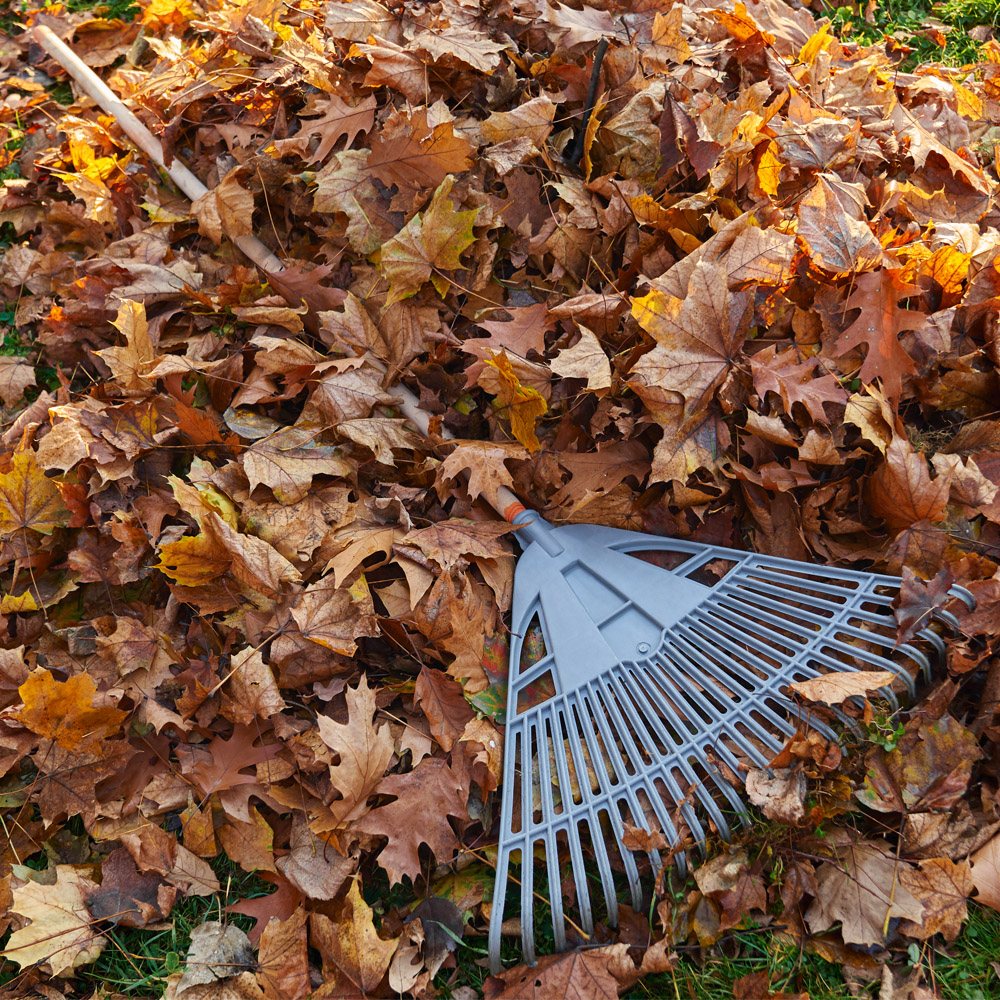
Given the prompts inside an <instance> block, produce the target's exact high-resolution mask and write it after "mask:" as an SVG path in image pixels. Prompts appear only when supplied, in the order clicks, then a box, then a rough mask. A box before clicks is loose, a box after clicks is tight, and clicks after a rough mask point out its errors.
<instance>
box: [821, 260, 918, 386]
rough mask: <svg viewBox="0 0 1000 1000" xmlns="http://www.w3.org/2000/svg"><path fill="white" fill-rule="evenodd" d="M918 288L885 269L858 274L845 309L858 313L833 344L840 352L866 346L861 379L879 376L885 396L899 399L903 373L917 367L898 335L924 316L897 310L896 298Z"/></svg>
mask: <svg viewBox="0 0 1000 1000" xmlns="http://www.w3.org/2000/svg"><path fill="white" fill-rule="evenodd" d="M918 291H919V289H918V288H917V287H916V286H914V285H906V284H904V283H903V282H902V281H901V280H900V277H899V274H898V272H897V271H891V270H889V269H887V268H883V269H882V270H880V271H873V272H871V273H869V274H862V275H860V276H859V277H858V279H857V283H856V287H855V290H854V293H853V294H852V295H851V297H850V298H849V299H848V300H847V304H846V309H860V310H861V314H860V315H859V316H858V318H857V319H856V320H855V321H854V322H853V323H852V324H851V325H850V326H849V327H848V328H847V329H846V330H845V331H844V332H843V333H842V334H841V335H840V336H839V337H838V338H837V342H836V344H834V350H835V351H836V352H837V353H838V354H841V355H843V354H846V353H847V352H848V351H849V350H851V348H853V347H859V346H866V347H867V348H868V351H867V353H866V354H865V359H864V362H863V363H862V365H861V370H860V372H859V375H860V377H861V380H862V381H863V382H866V383H867V382H872V381H873V380H874V379H876V378H878V379H881V382H882V389H883V391H884V392H885V394H886V396H887V398H889V399H898V398H899V395H900V393H901V392H902V391H903V376H904V375H912V374H914V372H916V370H917V369H916V365H915V364H914V362H913V359H912V358H911V357H910V356H909V354H907V353H906V350H905V348H904V347H903V345H902V344H901V343H900V342H899V335H900V334H901V333H903V332H904V331H905V330H919V329H920V328H921V327H923V326H924V325H925V323H926V322H927V317H926V316H925V315H924V314H923V313H920V312H917V311H916V310H914V309H901V308H900V307H899V300H900V299H901V298H905V297H906V296H908V295H915V294H917V292H918Z"/></svg>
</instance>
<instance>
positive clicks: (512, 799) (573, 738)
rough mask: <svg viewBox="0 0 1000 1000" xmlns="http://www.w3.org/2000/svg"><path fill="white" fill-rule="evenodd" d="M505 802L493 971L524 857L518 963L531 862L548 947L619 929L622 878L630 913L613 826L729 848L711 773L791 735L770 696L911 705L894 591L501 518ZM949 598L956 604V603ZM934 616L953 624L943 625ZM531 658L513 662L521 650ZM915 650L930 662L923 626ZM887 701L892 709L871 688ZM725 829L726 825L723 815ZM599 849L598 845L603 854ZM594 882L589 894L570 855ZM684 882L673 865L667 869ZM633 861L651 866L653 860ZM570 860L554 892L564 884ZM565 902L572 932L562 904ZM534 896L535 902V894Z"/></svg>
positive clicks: (530, 904)
mask: <svg viewBox="0 0 1000 1000" xmlns="http://www.w3.org/2000/svg"><path fill="white" fill-rule="evenodd" d="M516 523H520V524H521V525H522V527H521V531H519V532H518V536H519V539H520V541H521V543H522V545H523V546H524V547H525V551H524V554H523V555H522V556H521V558H520V560H519V562H518V566H517V570H516V575H515V582H514V603H513V620H512V629H511V631H512V641H511V655H510V662H511V671H510V680H509V688H508V707H507V725H506V741H505V749H504V786H503V796H502V806H501V833H500V845H499V856H498V861H497V880H496V889H495V893H494V902H493V910H492V914H491V922H490V960H491V964H492V966H493V968H494V970H495V971H496V970H498V969H499V967H500V939H501V925H502V922H503V918H504V912H505V903H506V896H507V883H508V879H509V877H510V875H511V871H510V869H511V864H512V861H514V862H515V863H516V862H517V861H518V860H519V861H520V890H519V894H520V904H521V905H520V916H521V939H522V944H523V958H524V961H526V962H529V963H531V962H533V961H534V956H535V948H534V930H533V925H534V913H535V908H534V900H535V898H536V896H540V894H539V893H537V892H536V887H535V881H534V880H535V867H536V865H535V862H539V863H540V864H541V865H542V866H543V869H544V871H545V874H546V881H547V887H548V902H549V904H550V907H551V919H552V933H553V940H554V943H555V946H556V949H557V950H561V949H562V948H564V947H565V946H566V936H567V927H568V926H576V927H578V928H579V929H581V930H582V931H583V932H585V933H586V934H588V935H589V934H591V933H592V932H593V928H594V919H595V907H596V906H602V907H603V909H604V911H605V914H606V917H607V919H608V921H609V922H610V923H611V924H614V923H616V922H617V909H618V895H617V892H618V887H617V886H616V874H617V876H618V882H619V883H620V884H621V885H622V886H627V890H628V892H629V894H630V895H631V901H632V906H633V908H634V909H639V908H640V907H641V906H642V896H643V893H642V886H641V880H640V864H639V863H637V856H636V855H635V854H633V852H632V851H631V850H629V849H628V848H627V847H626V846H625V843H624V841H625V839H627V838H626V837H625V824H626V823H627V824H630V825H632V826H635V827H639V828H645V829H647V830H661V831H662V832H663V833H664V835H665V836H666V838H667V840H668V842H669V843H670V844H671V846H672V847H676V845H678V844H680V843H681V841H682V840H685V839H690V840H693V842H694V843H695V844H696V845H697V846H698V847H699V849H700V848H703V847H704V843H705V837H706V830H705V826H704V818H705V817H707V818H708V819H709V820H710V821H711V824H712V825H713V826H714V828H715V829H716V830H717V831H718V833H719V834H720V835H721V836H722V837H724V838H728V837H729V835H730V818H731V817H732V816H733V815H735V816H736V817H739V818H742V817H743V816H744V815H745V812H746V809H745V806H744V804H743V801H742V799H741V797H740V795H739V794H738V792H737V790H736V789H735V788H734V787H733V785H732V784H731V783H730V782H729V781H728V780H726V777H725V775H724V773H723V766H724V768H725V769H726V770H728V771H729V772H730V773H733V774H737V775H738V774H740V772H741V771H745V769H746V768H747V766H752V767H758V768H766V767H767V766H768V762H769V761H771V760H772V759H773V758H774V756H775V755H776V754H777V753H778V751H779V750H781V748H782V747H783V746H784V744H785V742H786V740H787V739H788V738H789V737H790V736H793V735H794V734H795V733H796V732H797V731H799V730H801V729H802V728H803V727H804V726H809V727H811V728H813V729H815V730H818V731H819V732H820V733H822V734H823V735H826V736H828V737H834V736H835V734H834V733H833V732H832V731H831V730H830V729H829V728H828V727H827V726H826V725H825V724H824V723H822V722H819V721H818V720H814V719H805V718H802V717H801V709H800V708H799V707H798V706H797V705H796V704H795V703H794V702H793V701H792V700H790V699H789V697H788V696H787V695H785V694H783V693H782V692H783V689H784V688H785V687H786V686H787V685H788V684H790V683H793V682H795V681H803V680H808V679H810V678H814V677H819V676H821V675H823V674H826V673H829V672H831V671H850V670H870V669H873V670H887V671H891V672H892V673H893V674H894V675H895V676H896V677H897V678H898V679H899V680H900V681H901V682H902V686H903V687H904V688H905V689H906V690H907V692H908V693H909V694H911V695H912V694H913V693H914V691H915V684H916V676H917V675H918V674H920V673H923V674H924V676H925V678H928V679H929V677H930V669H931V663H930V660H929V659H928V657H927V655H926V654H925V652H924V650H923V649H921V648H918V647H917V646H914V645H912V644H904V645H897V640H896V623H895V619H894V617H893V608H892V605H893V601H894V599H895V598H896V596H897V595H898V593H899V588H900V584H901V581H900V580H899V578H897V577H892V576H883V575H879V574H875V573H860V572H856V571H852V570H844V569H836V568H831V567H817V566H811V565H809V564H806V563H801V562H795V561H792V560H788V559H778V558H773V557H770V556H759V555H754V554H753V553H748V552H741V551H738V550H735V549H725V548H720V547H717V546H708V545H701V544H698V543H693V542H684V541H678V540H673V539H662V538H655V537H651V536H648V535H642V534H638V533H636V532H630V531H621V530H618V529H615V528H603V527H598V526H595V525H570V526H566V527H560V528H552V527H551V526H549V525H547V524H546V523H545V522H544V521H542V520H541V519H540V518H538V516H537V515H535V514H533V513H528V512H526V513H524V514H522V515H520V516H519V517H518V518H517V519H516ZM951 594H952V596H954V597H957V598H959V599H960V600H962V601H963V602H965V603H966V604H967V605H969V606H970V607H971V606H972V604H973V601H972V596H971V595H970V594H969V592H968V591H966V590H964V589H963V588H960V587H954V588H952V591H951ZM936 617H937V618H939V619H940V620H941V621H942V622H944V623H945V624H947V625H949V626H951V627H955V628H957V625H958V623H957V621H956V620H955V618H954V616H952V615H951V614H949V613H948V612H947V611H944V610H939V611H937V612H936ZM539 630H540V632H541V635H542V639H543V642H541V643H539V642H537V641H535V642H533V643H529V645H533V646H536V647H539V648H536V649H535V650H534V651H533V655H526V644H525V639H526V637H531V636H532V635H537V632H538V631H539ZM919 638H920V639H922V640H924V643H923V645H924V646H925V647H926V648H930V649H932V650H934V651H935V652H936V653H937V654H938V655H943V654H944V651H945V647H944V642H943V640H942V639H941V637H940V636H939V635H938V634H937V633H936V632H935V631H933V630H932V629H931V628H925V629H924V630H922V631H921V632H920V633H919ZM881 693H882V695H883V696H884V697H885V698H887V699H888V700H889V701H890V702H891V703H893V704H896V695H895V694H894V693H893V691H892V690H891V689H889V688H884V689H882V691H881ZM727 814H728V818H727ZM609 842H610V843H613V844H614V846H613V847H609ZM588 857H589V858H590V859H592V868H593V867H596V869H597V873H598V876H599V880H600V884H601V892H600V894H599V895H598V896H597V897H596V899H595V897H594V896H593V895H592V893H591V885H590V881H589V879H588V873H587V866H586V864H585V858H588ZM675 860H676V861H677V862H678V864H679V865H680V866H681V867H682V868H683V866H684V865H685V858H684V855H683V853H677V854H675ZM648 861H649V864H650V865H652V866H653V868H654V869H655V868H659V867H660V865H661V861H662V859H661V857H660V854H659V852H658V851H656V850H651V851H649V852H648ZM567 864H568V871H569V876H568V883H567V882H564V880H563V876H564V872H565V870H566V866H567ZM564 885H567V886H568V888H569V892H568V893H567V894H565V895H566V896H568V897H569V899H572V900H573V905H572V907H571V909H572V911H573V916H570V914H569V913H567V898H564V891H563V886H564ZM542 898H544V897H542Z"/></svg>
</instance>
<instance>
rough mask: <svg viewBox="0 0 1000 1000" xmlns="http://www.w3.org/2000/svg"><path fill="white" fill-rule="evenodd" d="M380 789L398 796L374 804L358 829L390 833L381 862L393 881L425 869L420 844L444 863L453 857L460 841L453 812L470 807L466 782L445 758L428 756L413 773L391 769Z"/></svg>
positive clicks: (439, 861) (355, 828) (462, 810)
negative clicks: (453, 820) (467, 800)
mask: <svg viewBox="0 0 1000 1000" xmlns="http://www.w3.org/2000/svg"><path fill="white" fill-rule="evenodd" d="M377 791H378V794H379V795H393V796H396V800H395V801H394V802H390V803H389V804H388V805H384V806H379V807H378V808H376V809H373V810H372V811H371V812H369V813H368V815H367V816H365V817H363V818H362V819H361V821H360V822H358V823H355V824H354V827H353V829H354V830H356V831H358V832H359V833H370V834H375V835H376V836H382V837H386V838H388V843H387V844H386V846H385V847H383V848H382V852H381V853H380V854H379V856H378V863H379V864H380V865H381V866H382V868H384V869H385V871H386V873H387V874H388V876H389V881H390V882H391V883H393V884H395V883H396V882H399V881H400V880H401V879H402V878H403V876H404V875H406V876H409V877H410V878H411V879H412V878H416V877H417V876H418V875H419V874H420V871H421V864H420V857H419V855H418V850H419V847H420V845H421V844H427V846H428V847H430V849H431V850H432V851H433V852H434V857H435V858H436V859H437V861H438V863H439V864H442V863H445V862H446V861H448V860H450V858H451V855H452V852H453V851H454V850H455V848H456V847H458V843H459V841H458V838H457V837H456V836H455V831H454V830H453V829H452V828H451V824H450V823H449V822H448V817H449V816H456V817H462V816H465V815H467V811H466V802H465V797H464V795H463V794H462V783H461V781H460V780H459V779H458V777H457V776H456V775H455V773H454V772H453V771H452V770H451V768H450V767H449V766H448V765H447V763H446V762H445V761H443V760H441V759H440V758H439V757H428V758H425V759H424V760H422V761H421V762H420V763H419V764H418V765H417V766H416V767H415V768H414V769H413V770H412V771H410V772H409V773H408V774H390V775H389V777H387V778H385V779H383V780H382V782H381V783H380V784H379V786H378V789H377Z"/></svg>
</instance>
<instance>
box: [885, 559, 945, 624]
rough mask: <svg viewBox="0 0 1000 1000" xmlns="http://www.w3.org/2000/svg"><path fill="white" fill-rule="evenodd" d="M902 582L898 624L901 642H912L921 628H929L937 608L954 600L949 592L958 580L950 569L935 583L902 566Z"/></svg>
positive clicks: (896, 612)
mask: <svg viewBox="0 0 1000 1000" xmlns="http://www.w3.org/2000/svg"><path fill="white" fill-rule="evenodd" d="M901 575H902V578H903V583H902V586H901V587H900V588H899V597H898V599H897V604H896V611H895V614H896V624H897V625H898V626H899V635H898V640H897V641H899V642H909V641H910V640H911V639H913V637H914V636H915V635H916V633H917V632H919V631H920V629H923V628H927V626H928V625H930V623H931V618H932V616H933V614H934V611H935V610H936V609H937V608H941V607H944V605H945V604H947V603H948V602H949V601H950V600H951V595H950V594H949V593H948V591H949V590H950V589H951V586H952V584H953V583H954V582H955V578H954V576H953V575H952V573H951V571H950V570H948V569H943V570H941V572H940V573H938V575H937V576H935V577H934V579H932V580H922V579H921V578H920V577H918V576H917V575H916V573H914V572H913V570H912V569H910V568H909V567H908V566H904V567H903V571H902V574H901Z"/></svg>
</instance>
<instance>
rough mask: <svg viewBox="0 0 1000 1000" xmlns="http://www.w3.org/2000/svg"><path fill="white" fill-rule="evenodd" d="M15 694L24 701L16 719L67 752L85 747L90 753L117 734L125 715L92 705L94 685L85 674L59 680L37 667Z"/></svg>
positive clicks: (95, 691)
mask: <svg viewBox="0 0 1000 1000" xmlns="http://www.w3.org/2000/svg"><path fill="white" fill-rule="evenodd" d="M17 691H18V694H20V696H21V700H22V701H23V702H24V707H23V708H22V709H21V710H20V711H19V712H18V713H17V718H18V720H19V721H20V722H21V723H22V724H23V725H24V726H26V727H27V728H28V729H30V730H31V731H32V732H33V733H37V734H38V735H39V736H44V737H46V738H47V739H50V740H55V741H56V743H58V744H59V745H60V746H64V747H66V748H67V749H68V750H80V749H81V748H82V747H84V746H87V747H88V749H90V750H91V751H92V752H93V751H94V749H95V748H94V747H93V746H92V744H97V743H98V742H99V741H100V740H102V739H104V738H105V737H106V736H110V735H111V734H112V733H114V732H117V731H118V730H119V729H120V728H121V724H122V721H123V720H124V719H125V717H126V716H127V715H128V713H127V712H123V711H121V709H118V708H114V707H112V706H111V705H101V706H97V705H95V704H94V699H95V695H96V694H97V685H96V684H94V682H93V680H92V679H91V677H90V675H89V674H74V675H73V676H72V677H70V678H69V680H67V681H59V680H56V678H55V677H53V676H52V674H51V673H49V671H48V670H45V669H43V668H42V667H39V668H38V669H36V670H33V671H32V672H31V674H30V675H29V676H28V679H27V680H26V681H25V682H24V683H23V684H22V685H21V686H20V687H19V688H18V689H17Z"/></svg>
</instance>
